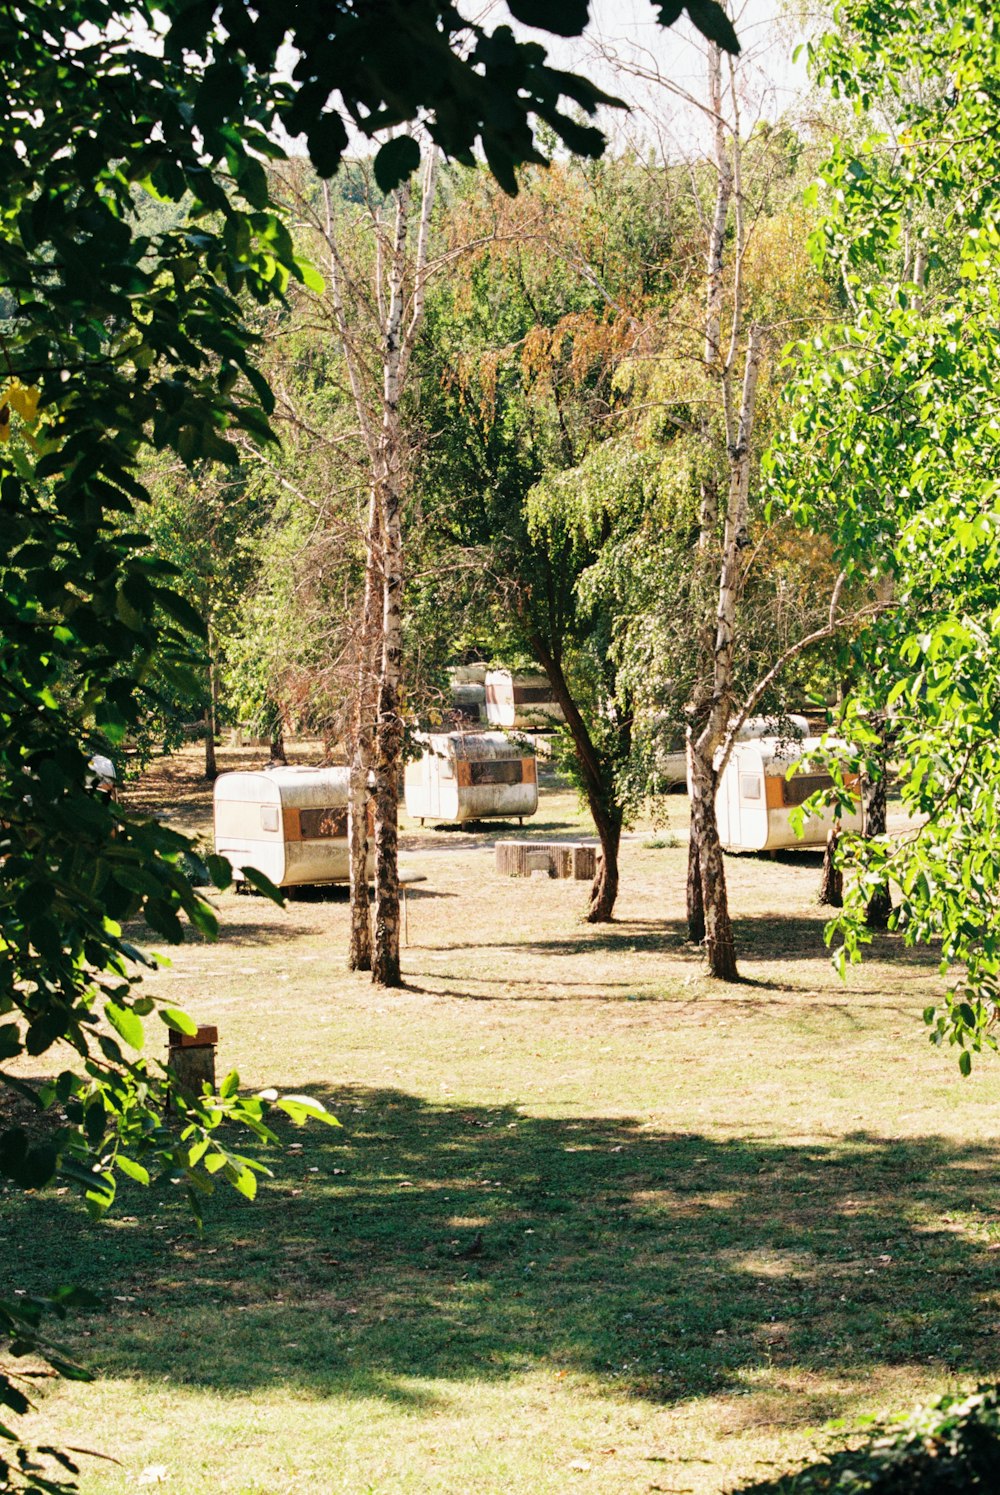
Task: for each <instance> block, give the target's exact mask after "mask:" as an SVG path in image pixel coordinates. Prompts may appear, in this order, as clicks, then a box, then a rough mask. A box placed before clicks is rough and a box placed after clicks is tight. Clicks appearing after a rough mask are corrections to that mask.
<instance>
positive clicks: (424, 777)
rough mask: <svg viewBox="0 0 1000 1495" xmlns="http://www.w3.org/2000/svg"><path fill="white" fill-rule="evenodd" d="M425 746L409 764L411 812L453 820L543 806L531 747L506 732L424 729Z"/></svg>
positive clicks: (504, 814) (529, 812)
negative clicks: (515, 739)
mask: <svg viewBox="0 0 1000 1495" xmlns="http://www.w3.org/2000/svg"><path fill="white" fill-rule="evenodd" d="M416 741H417V742H419V743H420V744H421V746H422V748H423V753H422V755H421V756H420V757H419V758H418V759H416V761H415V762H412V763H408V764H407V765H406V774H405V780H404V782H405V791H406V813H407V814H408V815H412V816H414V817H415V818H416V819H418V820H419V821H420V823H421V825H423V823H424V821H425V820H443V821H447V822H449V823H452V824H456V823H460V822H461V821H463V820H487V819H497V818H502V819H512V818H513V817H514V816H515V815H516V816H517V818H518V820H523V819H524V817H525V816H526V815H534V813H535V811H536V810H537V809H538V774H537V772H536V768H535V757H534V754H533V753H532V751H531V749H530V747H527V746H526V745H525V744H524V743H521V742H512V741H511V739H510V738H509V737H506V736H505V735H504V734H503V733H502V732H420V733H417V734H416Z"/></svg>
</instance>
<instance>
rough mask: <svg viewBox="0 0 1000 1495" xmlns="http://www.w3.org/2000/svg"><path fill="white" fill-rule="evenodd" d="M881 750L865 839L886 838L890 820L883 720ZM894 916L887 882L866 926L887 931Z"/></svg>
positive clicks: (869, 909) (871, 905)
mask: <svg viewBox="0 0 1000 1495" xmlns="http://www.w3.org/2000/svg"><path fill="white" fill-rule="evenodd" d="M879 730H880V736H881V750H880V752H879V755H878V756H879V765H878V773H877V777H875V778H874V779H870V780H869V782H868V794H867V797H866V801H867V802H866V805H865V837H866V839H868V840H874V838H875V837H876V836H884V835H885V829H886V818H887V813H886V812H887V804H886V799H887V792H886V790H887V786H886V770H887V766H888V765H887V763H886V758H887V756H888V754H887V747H886V731H885V723H884V721H883V722H882V723H880V728H879ZM891 913H892V894H891V892H890V891H889V885H888V883H883V884H882V886H881V887H879V888H876V889H875V892H874V893H873V894H872V896H871V898H869V900H868V907H867V908H866V909H865V923H866V924H867V925H868V928H869V929H887V928H888V927H889V915H890V914H891Z"/></svg>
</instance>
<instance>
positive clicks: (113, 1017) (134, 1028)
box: [104, 1002, 145, 1052]
mask: <svg viewBox="0 0 1000 1495" xmlns="http://www.w3.org/2000/svg"><path fill="white" fill-rule="evenodd" d="M104 1015H105V1017H106V1018H107V1020H108V1022H109V1023H110V1024H111V1026H112V1028H114V1030H115V1032H116V1033H117V1034H118V1035H119V1037H121V1038H123V1039H124V1040H125V1042H126V1043H127V1044H128V1045H129V1047H130V1048H133V1049H137V1050H139V1051H140V1052H141V1050H142V1046H143V1042H144V1039H145V1035H144V1033H143V1029H142V1020H141V1018H138V1017H137V1016H136V1014H135V1013H134V1012H133V1011H132V1009H131V1007H119V1006H118V1003H117V1002H105V1004H104Z"/></svg>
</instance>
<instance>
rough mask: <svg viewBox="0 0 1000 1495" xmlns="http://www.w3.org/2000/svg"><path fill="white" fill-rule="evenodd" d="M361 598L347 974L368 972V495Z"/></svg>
mask: <svg viewBox="0 0 1000 1495" xmlns="http://www.w3.org/2000/svg"><path fill="white" fill-rule="evenodd" d="M365 554H366V557H367V560H366V564H365V592H364V601H363V604H362V614H361V627H360V630H359V636H358V663H357V683H356V687H355V690H356V696H355V701H354V710H353V713H352V723H351V777H350V792H349V799H348V810H347V825H348V838H349V843H350V872H349V878H350V896H351V934H350V942H349V945H348V950H347V968H348V970H351V971H370V970H371V968H372V920H371V900H370V898H369V896H368V806H369V803H370V778H371V769H372V741H373V735H374V727H375V711H376V680H377V673H376V672H377V668H378V664H377V660H378V654H379V650H378V644H379V622H380V617H379V614H380V609H381V602H382V573H381V547H380V544H379V504H378V496H377V494H376V492H375V490H374V488H373V489H372V493H371V499H370V501H369V506H368V528H367V531H366V534H365Z"/></svg>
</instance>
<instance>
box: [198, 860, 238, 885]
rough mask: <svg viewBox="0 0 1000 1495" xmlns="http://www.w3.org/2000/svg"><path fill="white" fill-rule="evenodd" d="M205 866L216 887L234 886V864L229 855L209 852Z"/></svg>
mask: <svg viewBox="0 0 1000 1495" xmlns="http://www.w3.org/2000/svg"><path fill="white" fill-rule="evenodd" d="M205 867H206V869H207V871H208V875H209V877H210V878H211V879H212V883H213V884H214V886H215V887H217V888H228V887H231V886H232V881H233V865H232V863H231V862H230V860H229V858H228V857H221V856H216V854H215V852H208V853H207V855H206V857H205Z"/></svg>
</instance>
